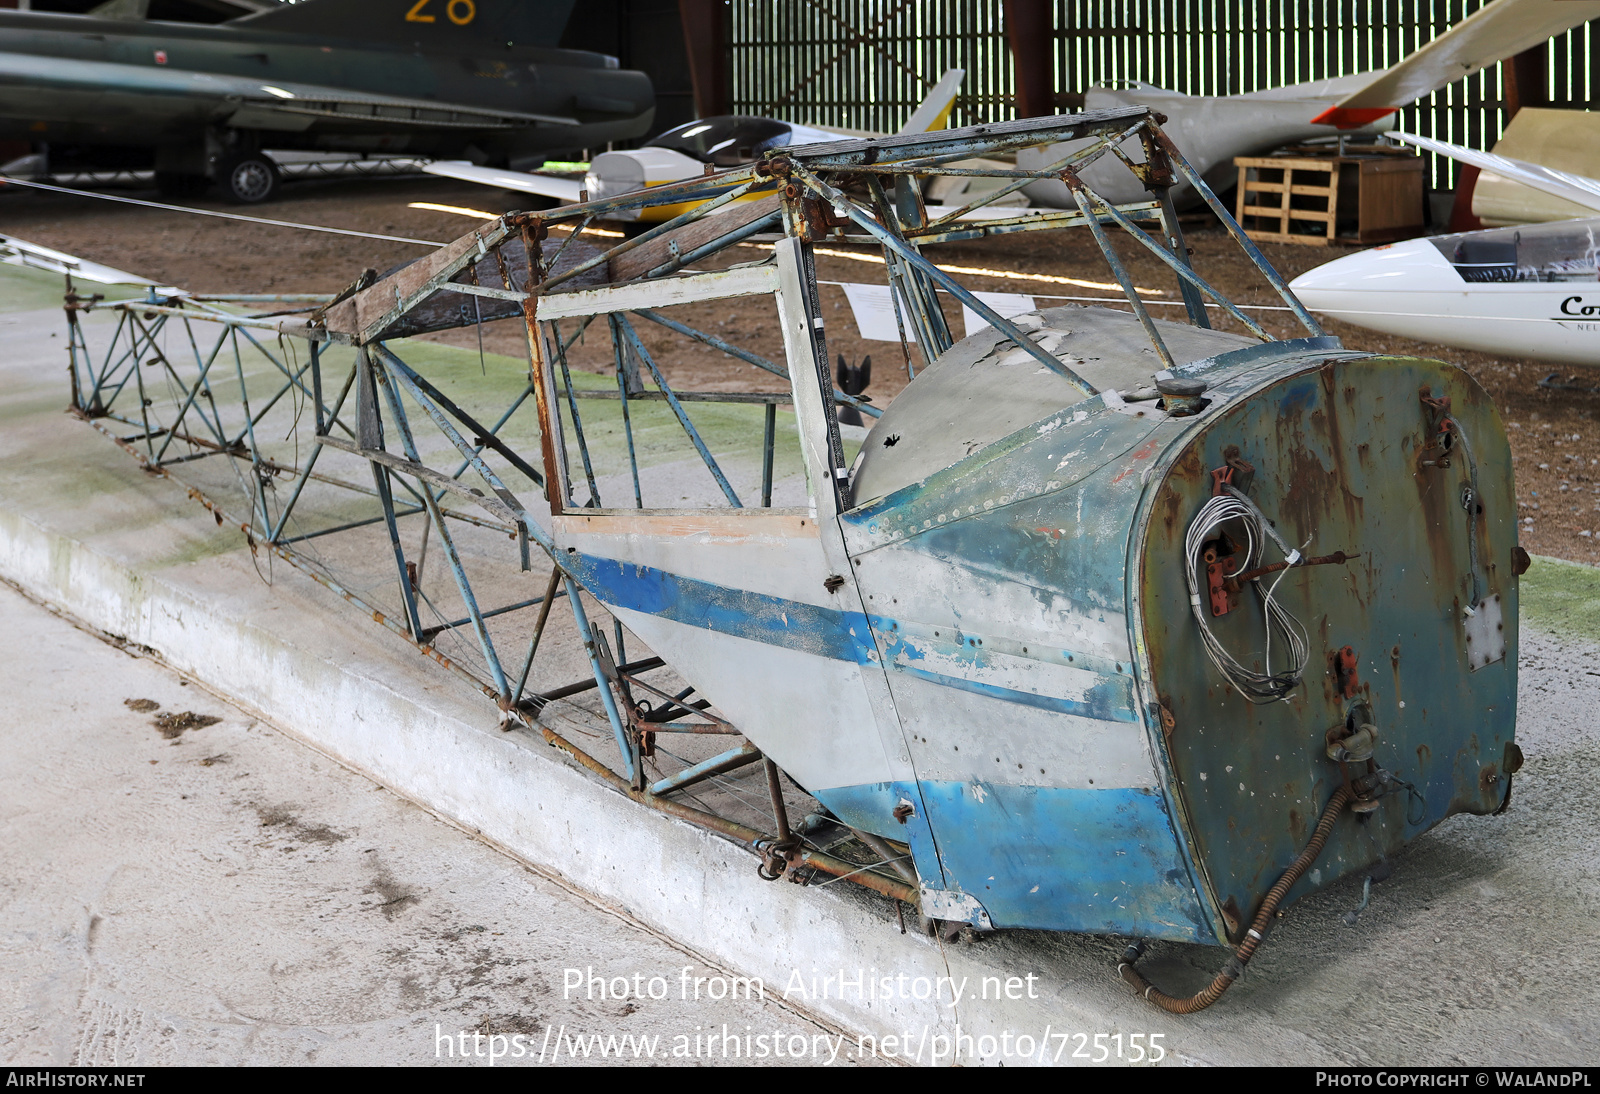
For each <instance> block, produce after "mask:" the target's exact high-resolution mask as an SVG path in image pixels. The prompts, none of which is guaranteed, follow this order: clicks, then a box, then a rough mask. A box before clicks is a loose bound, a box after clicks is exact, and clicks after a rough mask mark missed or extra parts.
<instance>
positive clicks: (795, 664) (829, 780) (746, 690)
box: [612, 608, 895, 792]
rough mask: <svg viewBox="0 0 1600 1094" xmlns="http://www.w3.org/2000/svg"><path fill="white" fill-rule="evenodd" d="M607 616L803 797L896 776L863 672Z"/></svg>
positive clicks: (698, 631) (684, 627)
mask: <svg viewBox="0 0 1600 1094" xmlns="http://www.w3.org/2000/svg"><path fill="white" fill-rule="evenodd" d="M612 611H613V612H614V614H616V615H617V616H618V617H619V618H620V619H621V620H622V621H623V623H624V624H626V625H627V626H628V628H629V629H631V630H632V631H633V632H634V633H635V634H637V635H638V636H639V637H640V638H642V639H644V641H645V643H646V644H647V645H648V646H649V647H650V648H651V649H653V650H655V651H656V652H657V653H658V654H660V655H661V656H662V657H664V658H666V660H667V662H668V663H669V664H671V665H672V667H673V668H674V669H676V670H677V672H678V673H679V674H680V675H682V676H683V678H684V679H686V680H688V681H689V682H690V683H692V684H693V685H694V686H695V687H696V688H698V689H699V690H700V692H701V694H702V695H704V696H705V697H706V698H707V699H710V700H711V701H712V703H714V704H716V707H717V709H718V710H720V711H721V712H722V713H723V715H724V716H725V717H727V718H728V720H729V721H731V722H732V723H733V724H734V725H736V726H738V727H739V729H740V730H741V731H742V732H743V733H744V735H745V736H746V737H748V738H749V739H750V740H751V741H752V742H754V743H755V745H756V747H757V748H759V749H761V751H762V752H764V753H766V754H767V755H768V756H769V757H770V758H771V759H772V761H773V762H774V763H776V764H777V765H778V766H779V767H781V768H783V769H784V770H785V771H787V772H788V773H789V775H790V776H791V777H793V778H794V780H795V781H796V782H798V783H800V785H802V786H804V787H805V788H806V789H807V790H810V791H813V792H815V791H818V790H826V789H829V788H831V787H836V786H854V785H857V784H859V783H875V782H889V781H891V780H892V779H893V778H894V777H895V774H894V768H893V767H892V766H891V765H890V763H889V759H888V757H886V756H885V755H884V751H883V747H882V745H881V744H880V743H879V737H878V733H877V723H876V720H875V718H874V716H873V712H872V706H871V704H870V703H869V702H868V699H867V693H866V691H865V690H864V688H863V686H862V680H861V672H862V666H859V665H857V664H855V663H854V662H850V661H835V660H831V659H829V658H826V657H818V656H816V655H814V654H809V653H801V652H799V651H798V650H792V649H786V648H785V647H783V646H774V645H769V644H767V643H765V642H757V641H753V640H751V639H748V638H738V637H735V636H733V635H727V634H722V633H720V632H716V631H709V630H704V629H702V628H700V627H695V626H691V625H689V624H686V623H678V622H676V621H674V620H670V619H666V618H663V617H661V616H657V615H645V614H643V613H641V612H636V611H630V610H629V609H626V608H614V609H612ZM868 671H871V672H879V671H880V670H879V669H878V667H877V666H876V665H872V666H868Z"/></svg>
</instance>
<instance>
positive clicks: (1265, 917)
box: [1117, 786, 1352, 1014]
mask: <svg viewBox="0 0 1600 1094" xmlns="http://www.w3.org/2000/svg"><path fill="white" fill-rule="evenodd" d="M1351 796H1352V795H1351V793H1350V788H1349V787H1348V786H1341V787H1339V789H1337V790H1335V791H1334V792H1333V797H1331V798H1329V799H1328V804H1327V806H1326V807H1325V808H1324V809H1323V810H1322V819H1321V820H1319V821H1317V829H1316V831H1315V832H1313V833H1312V834H1311V840H1310V842H1308V843H1307V844H1306V849H1305V850H1304V851H1301V852H1300V857H1299V858H1297V859H1295V860H1294V862H1292V863H1290V864H1289V868H1288V869H1287V870H1285V871H1284V872H1283V876H1282V877H1280V878H1279V879H1278V882H1277V884H1276V885H1274V886H1273V887H1272V888H1271V889H1270V890H1268V891H1267V898H1266V899H1265V900H1263V901H1262V902H1261V910H1260V911H1258V912H1257V913H1256V918H1255V922H1254V923H1252V924H1251V925H1250V929H1249V930H1248V931H1247V932H1245V937H1244V941H1243V942H1241V943H1239V948H1238V949H1236V950H1234V951H1233V956H1232V957H1230V958H1228V963H1227V964H1226V965H1224V966H1223V967H1222V971H1221V972H1219V973H1218V974H1217V978H1216V979H1215V980H1213V981H1211V983H1210V984H1208V985H1206V987H1205V988H1203V989H1201V991H1200V992H1199V993H1197V994H1195V995H1191V996H1190V997H1189V998H1187V999H1174V998H1173V997H1172V996H1170V995H1167V994H1165V993H1164V992H1162V991H1159V990H1158V989H1157V988H1156V987H1155V985H1153V984H1151V983H1150V982H1149V981H1147V980H1146V979H1145V978H1144V977H1142V976H1140V975H1139V971H1138V970H1137V969H1135V968H1134V967H1133V966H1134V962H1135V961H1137V960H1138V959H1139V956H1140V955H1141V954H1142V953H1143V952H1144V944H1143V943H1142V942H1136V943H1134V944H1133V945H1131V946H1129V947H1128V950H1127V952H1126V953H1124V954H1123V955H1122V962H1121V964H1119V965H1118V966H1117V974H1118V975H1119V976H1121V977H1122V979H1124V980H1126V981H1127V982H1128V983H1130V984H1132V985H1133V986H1134V988H1135V989H1136V990H1137V991H1138V992H1139V993H1140V994H1141V995H1143V996H1144V997H1145V999H1146V1000H1148V1001H1149V1002H1151V1003H1154V1004H1155V1005H1156V1006H1158V1007H1160V1008H1161V1009H1162V1010H1165V1011H1170V1012H1171V1013H1173V1014H1195V1013H1197V1012H1199V1011H1202V1010H1205V1009H1206V1008H1207V1007H1209V1006H1210V1005H1211V1004H1212V1003H1215V1002H1216V1001H1217V1000H1218V999H1221V998H1222V993H1223V992H1225V991H1227V990H1228V989H1229V988H1230V987H1232V986H1233V982H1234V981H1235V980H1237V979H1238V978H1239V977H1240V976H1243V975H1244V967H1245V966H1246V965H1247V964H1249V963H1250V958H1251V957H1253V956H1255V952H1256V950H1257V948H1259V947H1260V945H1261V942H1262V940H1263V939H1264V938H1265V937H1266V933H1267V928H1268V927H1269V926H1270V925H1271V923H1272V917H1273V914H1274V913H1275V912H1276V911H1277V910H1278V905H1279V903H1281V902H1282V900H1283V898H1284V897H1286V896H1288V895H1289V890H1290V889H1292V888H1294V883H1295V882H1297V881H1299V880H1300V875H1301V874H1304V873H1305V872H1306V871H1307V870H1309V869H1310V868H1311V864H1312V863H1313V862H1316V861H1317V856H1318V855H1320V854H1322V847H1323V844H1325V843H1327V842H1328V833H1330V832H1332V831H1333V825H1334V822H1336V821H1337V820H1338V819H1339V814H1341V813H1343V812H1344V809H1345V806H1347V805H1349V804H1350V799H1351Z"/></svg>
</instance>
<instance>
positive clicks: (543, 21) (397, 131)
mask: <svg viewBox="0 0 1600 1094" xmlns="http://www.w3.org/2000/svg"><path fill="white" fill-rule="evenodd" d="M108 9H109V10H108ZM571 9H572V0H528V2H520V3H519V2H518V0H301V2H299V3H296V4H292V5H283V6H281V7H278V8H274V9H271V10H267V11H263V12H259V13H256V14H253V15H247V16H244V17H243V18H238V19H232V20H229V21H228V22H225V23H221V24H216V25H202V24H193V23H167V22H158V21H149V20H144V19H142V18H139V17H138V16H139V15H140V9H139V6H138V5H132V6H130V5H128V4H125V3H123V4H117V5H116V6H115V7H113V6H112V5H103V6H102V8H99V9H96V11H97V12H101V13H102V14H100V15H96V14H95V13H94V12H91V13H90V14H89V15H61V14H53V13H46V12H33V11H0V140H28V141H46V142H49V143H50V144H52V145H76V146H83V147H86V148H88V149H90V150H100V151H102V152H104V153H106V154H111V155H117V154H120V155H122V156H123V157H126V155H127V154H128V153H129V152H130V150H131V151H132V152H134V153H137V154H139V155H143V156H148V157H149V158H150V160H151V161H153V166H154V168H155V172H156V181H157V184H158V185H159V186H160V187H161V188H162V190H163V191H164V192H165V193H167V194H169V195H174V196H176V195H181V194H184V193H193V192H196V190H197V189H199V188H203V187H204V185H205V184H206V182H207V180H210V181H213V182H216V183H217V184H218V185H219V186H220V188H221V190H222V193H223V196H224V197H226V198H228V199H230V200H232V201H237V202H260V201H266V200H268V199H269V198H271V197H272V196H273V195H274V193H275V192H276V191H277V187H278V172H277V168H276V166H275V165H274V163H273V162H272V160H271V159H270V158H269V157H267V156H265V155H264V154H263V153H262V148H263V147H265V146H268V145H270V146H271V147H273V148H284V149H304V150H311V151H345V152H363V153H396V152H403V153H407V154H410V155H416V156H428V157H462V158H466V159H469V160H472V161H475V162H487V163H493V162H503V161H506V160H509V159H511V158H513V157H518V156H526V155H530V154H537V153H541V152H549V151H555V150H559V149H576V148H583V147H586V146H591V145H604V144H605V143H606V142H608V141H614V140H624V139H627V138H631V137H636V136H639V135H640V134H642V133H644V132H645V131H646V130H647V129H648V128H649V126H650V122H651V120H652V118H653V117H654V112H655V106H654V92H653V89H652V88H651V86H650V80H649V77H647V76H645V75H644V73H642V72H632V71H625V70H620V69H618V67H617V62H616V59H615V58H612V57H607V56H604V55H602V54H598V53H587V52H582V51H577V50H566V49H558V48H556V43H557V42H558V41H559V39H560V37H561V32H562V30H563V28H564V27H565V26H566V22H567V17H568V15H569V14H570V12H571ZM115 13H120V14H119V15H118V16H117V17H111V18H108V17H106V15H108V14H115ZM130 13H131V14H132V15H133V16H134V17H133V18H129V17H128V15H129V14H130Z"/></svg>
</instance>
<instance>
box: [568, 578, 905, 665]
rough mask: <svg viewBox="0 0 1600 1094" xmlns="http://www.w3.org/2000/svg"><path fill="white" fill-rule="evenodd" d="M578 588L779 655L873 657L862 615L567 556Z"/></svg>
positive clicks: (854, 659) (866, 660) (864, 661)
mask: <svg viewBox="0 0 1600 1094" xmlns="http://www.w3.org/2000/svg"><path fill="white" fill-rule="evenodd" d="M567 564H568V565H569V566H571V567H572V568H573V569H575V570H576V571H577V572H578V575H579V579H580V580H581V581H582V583H583V587H584V588H585V589H587V590H588V591H589V592H590V593H592V594H593V595H594V596H595V597H597V598H598V599H599V600H601V601H603V602H604V603H606V604H614V605H616V606H617V607H619V608H631V609H632V610H634V611H636V612H643V613H644V614H646V615H658V616H661V617H663V618H665V619H671V620H674V621H676V622H679V623H686V624H688V625H689V626H692V627H701V628H704V629H706V630H713V631H717V632H719V633H721V634H731V635H734V636H736V637H739V638H748V639H750V640H752V641H755V642H765V643H767V644H768V645H773V646H782V647H784V648H785V649H792V650H800V651H801V652H804V653H810V654H815V655H816V656H818V657H826V658H829V659H830V660H833V661H850V662H853V663H855V664H858V665H865V664H867V663H869V662H870V661H872V658H871V657H869V656H868V655H869V654H870V653H872V652H874V647H873V643H872V630H871V627H870V626H869V625H868V624H867V617H866V616H865V615H863V614H862V613H861V612H846V611H840V610H838V609H837V608H823V607H819V606H817V605H815V604H803V603H801V602H800V601H798V600H785V599H783V598H781V597H776V596H768V595H767V594H765V593H757V592H751V591H750V590H748V589H730V588H729V587H727V586H726V585H717V584H714V583H712V582H709V581H701V580H699V579H697V578H692V577H683V576H682V575H679V574H674V573H670V572H668V571H666V570H658V569H656V568H655V567H654V566H643V565H639V564H637V563H632V562H619V561H617V560H616V559H611V558H599V557H596V556H593V555H577V554H573V555H568V556H567Z"/></svg>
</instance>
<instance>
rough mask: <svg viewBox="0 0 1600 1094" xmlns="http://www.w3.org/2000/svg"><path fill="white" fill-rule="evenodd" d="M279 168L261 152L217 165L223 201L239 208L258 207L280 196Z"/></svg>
mask: <svg viewBox="0 0 1600 1094" xmlns="http://www.w3.org/2000/svg"><path fill="white" fill-rule="evenodd" d="M279 181H280V180H279V175H278V165H277V164H275V163H273V162H272V160H270V159H268V158H267V157H266V156H265V155H263V154H261V153H260V152H249V153H245V154H243V155H236V156H230V157H228V158H226V159H224V160H222V161H221V162H220V163H218V164H217V186H218V187H219V188H220V189H221V190H222V197H223V199H224V200H226V201H231V202H233V203H235V204H237V205H258V204H260V203H261V202H263V201H271V200H272V199H273V198H274V197H276V196H277V194H278V183H279Z"/></svg>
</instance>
